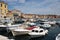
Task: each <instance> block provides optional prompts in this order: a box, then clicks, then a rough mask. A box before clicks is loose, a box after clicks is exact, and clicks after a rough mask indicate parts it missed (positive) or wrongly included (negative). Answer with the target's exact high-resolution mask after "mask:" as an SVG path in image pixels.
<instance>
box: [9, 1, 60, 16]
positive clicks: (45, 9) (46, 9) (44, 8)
mask: <svg viewBox="0 0 60 40" xmlns="http://www.w3.org/2000/svg"><path fill="white" fill-rule="evenodd" d="M59 1H60V0H42V1H41V0H8V2H9V3H8V4H9V5H10V6H12V8H15V9H18V10H21V11H22V12H24V13H34V14H56V15H60V2H59ZM10 9H11V8H10Z"/></svg>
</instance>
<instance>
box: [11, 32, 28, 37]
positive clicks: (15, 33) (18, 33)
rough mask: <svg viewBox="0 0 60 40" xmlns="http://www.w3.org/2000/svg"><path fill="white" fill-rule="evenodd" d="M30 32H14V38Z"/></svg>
mask: <svg viewBox="0 0 60 40" xmlns="http://www.w3.org/2000/svg"><path fill="white" fill-rule="evenodd" d="M28 33H29V32H28V31H12V34H13V36H17V35H24V34H28Z"/></svg>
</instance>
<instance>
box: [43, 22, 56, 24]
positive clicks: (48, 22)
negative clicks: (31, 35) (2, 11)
mask: <svg viewBox="0 0 60 40" xmlns="http://www.w3.org/2000/svg"><path fill="white" fill-rule="evenodd" d="M43 23H47V24H56V21H45V22H43Z"/></svg>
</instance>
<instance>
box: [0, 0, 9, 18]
mask: <svg viewBox="0 0 60 40" xmlns="http://www.w3.org/2000/svg"><path fill="white" fill-rule="evenodd" d="M7 13H8V5H7V3H5V2H4V1H0V17H4V16H6V14H7Z"/></svg>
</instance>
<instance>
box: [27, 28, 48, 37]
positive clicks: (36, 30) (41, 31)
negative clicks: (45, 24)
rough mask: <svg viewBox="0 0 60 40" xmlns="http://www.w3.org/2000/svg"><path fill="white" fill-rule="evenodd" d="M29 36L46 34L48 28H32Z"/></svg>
mask: <svg viewBox="0 0 60 40" xmlns="http://www.w3.org/2000/svg"><path fill="white" fill-rule="evenodd" d="M28 34H29V35H30V36H31V37H40V36H44V35H46V34H48V30H45V29H43V28H39V27H37V28H34V29H32V30H31V31H30V32H29V33H28Z"/></svg>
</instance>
